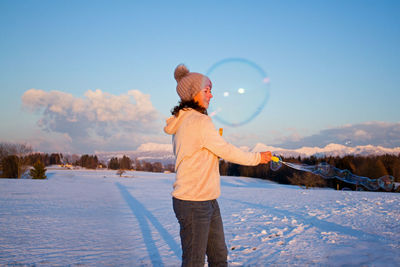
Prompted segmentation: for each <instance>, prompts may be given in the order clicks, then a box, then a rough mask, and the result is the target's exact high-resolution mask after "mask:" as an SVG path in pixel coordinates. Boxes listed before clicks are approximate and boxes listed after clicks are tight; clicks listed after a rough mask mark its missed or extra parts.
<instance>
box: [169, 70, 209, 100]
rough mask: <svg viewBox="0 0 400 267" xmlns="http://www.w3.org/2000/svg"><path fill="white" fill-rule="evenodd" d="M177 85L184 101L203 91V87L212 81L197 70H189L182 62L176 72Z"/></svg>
mask: <svg viewBox="0 0 400 267" xmlns="http://www.w3.org/2000/svg"><path fill="white" fill-rule="evenodd" d="M174 76H175V80H176V82H177V83H178V84H177V85H176V92H177V93H178V95H179V97H180V98H181V100H182V101H189V100H192V99H193V98H194V96H195V95H196V94H197V93H198V92H200V91H201V89H203V88H205V87H207V86H210V87H212V83H211V81H210V79H209V78H208V77H207V76H205V75H203V74H200V73H197V72H189V70H188V68H187V67H186V66H185V65H183V64H181V65H178V66H177V67H176V69H175V72H174Z"/></svg>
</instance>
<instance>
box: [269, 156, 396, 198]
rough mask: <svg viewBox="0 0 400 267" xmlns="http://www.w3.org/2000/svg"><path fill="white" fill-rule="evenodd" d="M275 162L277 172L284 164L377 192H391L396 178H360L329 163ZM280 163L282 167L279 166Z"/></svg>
mask: <svg viewBox="0 0 400 267" xmlns="http://www.w3.org/2000/svg"><path fill="white" fill-rule="evenodd" d="M275 159H276V160H275V161H274V160H272V161H271V169H272V170H274V171H276V170H278V169H279V168H277V166H279V167H280V166H282V164H284V165H286V166H288V167H290V168H293V169H296V170H299V171H305V172H310V173H313V174H316V175H319V176H321V177H322V178H324V179H333V178H336V179H339V180H341V181H343V182H346V183H350V184H355V185H359V186H363V187H364V188H366V189H368V190H371V191H376V190H378V189H383V190H385V191H391V190H392V189H393V187H394V177H393V176H390V175H385V176H382V177H380V178H377V179H371V178H368V177H364V176H358V175H355V174H353V173H351V172H350V171H349V170H341V169H338V168H336V167H333V166H331V165H329V164H328V163H325V162H323V163H319V164H317V165H307V164H296V163H291V162H285V161H282V159H281V158H280V157H276V156H275ZM279 162H280V163H281V165H279Z"/></svg>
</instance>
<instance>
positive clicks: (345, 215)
mask: <svg viewBox="0 0 400 267" xmlns="http://www.w3.org/2000/svg"><path fill="white" fill-rule="evenodd" d="M47 175H48V179H47V180H44V181H41V180H30V179H19V180H15V179H0V265H19V266H20V265H37V266H50V265H51V266H54V265H59V266H60V265H62V266H64V265H96V266H104V265H111V266H179V265H180V257H181V251H180V239H179V227H178V223H177V221H176V219H175V216H174V213H173V210H172V204H171V196H170V192H171V188H172V183H173V180H174V174H159V173H145V172H128V173H127V174H126V175H127V176H131V177H122V178H120V177H118V176H117V175H116V172H115V171H91V170H56V169H50V170H48V172H47ZM132 176H133V177H132ZM399 200H400V194H393V193H377V192H351V191H334V190H325V189H320V190H316V189H314V190H304V189H300V188H299V187H294V186H284V185H278V184H274V183H271V182H268V181H265V180H259V179H253V178H242V177H222V196H221V197H220V198H219V203H220V207H221V212H222V216H223V220H224V226H225V235H226V242H227V246H228V249H229V264H230V265H231V266H349V265H351V266H399V265H400V253H399V251H400V205H399Z"/></svg>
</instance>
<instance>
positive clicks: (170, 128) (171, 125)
mask: <svg viewBox="0 0 400 267" xmlns="http://www.w3.org/2000/svg"><path fill="white" fill-rule="evenodd" d="M191 112H197V111H194V110H193V109H187V110H180V111H179V114H178V116H177V117H175V116H171V117H169V118H168V119H167V120H166V124H167V125H166V126H165V127H164V132H165V133H167V134H175V133H176V132H177V131H178V129H179V127H180V125H181V124H182V122H183V120H184V119H185V118H186V117H187V116H188V115H189V114H190V113H191Z"/></svg>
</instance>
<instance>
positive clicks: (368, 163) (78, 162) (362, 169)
mask: <svg viewBox="0 0 400 267" xmlns="http://www.w3.org/2000/svg"><path fill="white" fill-rule="evenodd" d="M283 160H284V161H286V162H291V163H298V164H307V165H316V164H319V163H322V162H325V163H328V164H329V165H331V166H334V167H336V168H338V169H342V170H348V171H350V172H351V173H353V174H355V175H358V176H363V177H368V178H371V179H377V178H379V177H382V176H384V175H391V176H393V177H394V178H395V182H397V183H400V154H399V155H397V156H396V155H389V154H386V155H381V156H353V155H348V156H345V157H315V156H311V157H307V158H301V157H297V158H295V157H288V158H283ZM38 162H39V163H41V164H43V167H44V166H49V165H61V164H70V165H72V166H81V167H83V168H88V169H97V168H108V169H111V170H137V171H148V172H165V171H169V172H174V164H166V165H163V164H162V163H161V162H153V163H152V162H147V161H145V160H138V159H134V160H132V159H130V158H129V157H127V156H125V155H124V156H123V157H122V158H117V157H113V158H111V159H110V160H109V161H108V162H107V163H105V162H102V161H100V160H99V159H98V157H97V156H96V155H88V154H85V155H82V156H78V155H63V154H62V153H51V154H48V153H32V148H31V147H30V146H28V145H24V144H9V143H0V176H1V177H6V178H20V177H21V176H22V175H23V174H24V173H25V172H26V171H27V170H28V168H29V166H34V165H35V164H36V163H38ZM219 169H220V173H221V175H225V176H244V177H254V178H261V179H268V180H271V181H274V182H277V183H281V184H295V185H300V186H304V187H306V188H307V187H331V188H335V189H343V188H348V189H351V190H359V189H362V188H361V187H358V186H357V185H354V184H349V183H346V182H343V181H341V180H338V179H326V180H325V179H323V178H321V177H320V176H318V175H316V174H313V173H309V172H303V171H298V170H295V169H292V168H289V167H286V166H285V165H283V166H282V167H281V168H280V169H278V170H276V171H273V170H271V168H270V165H269V164H263V165H258V166H242V165H237V164H234V163H230V162H226V161H224V160H220V163H219ZM399 189H400V187H398V188H397V190H399Z"/></svg>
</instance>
